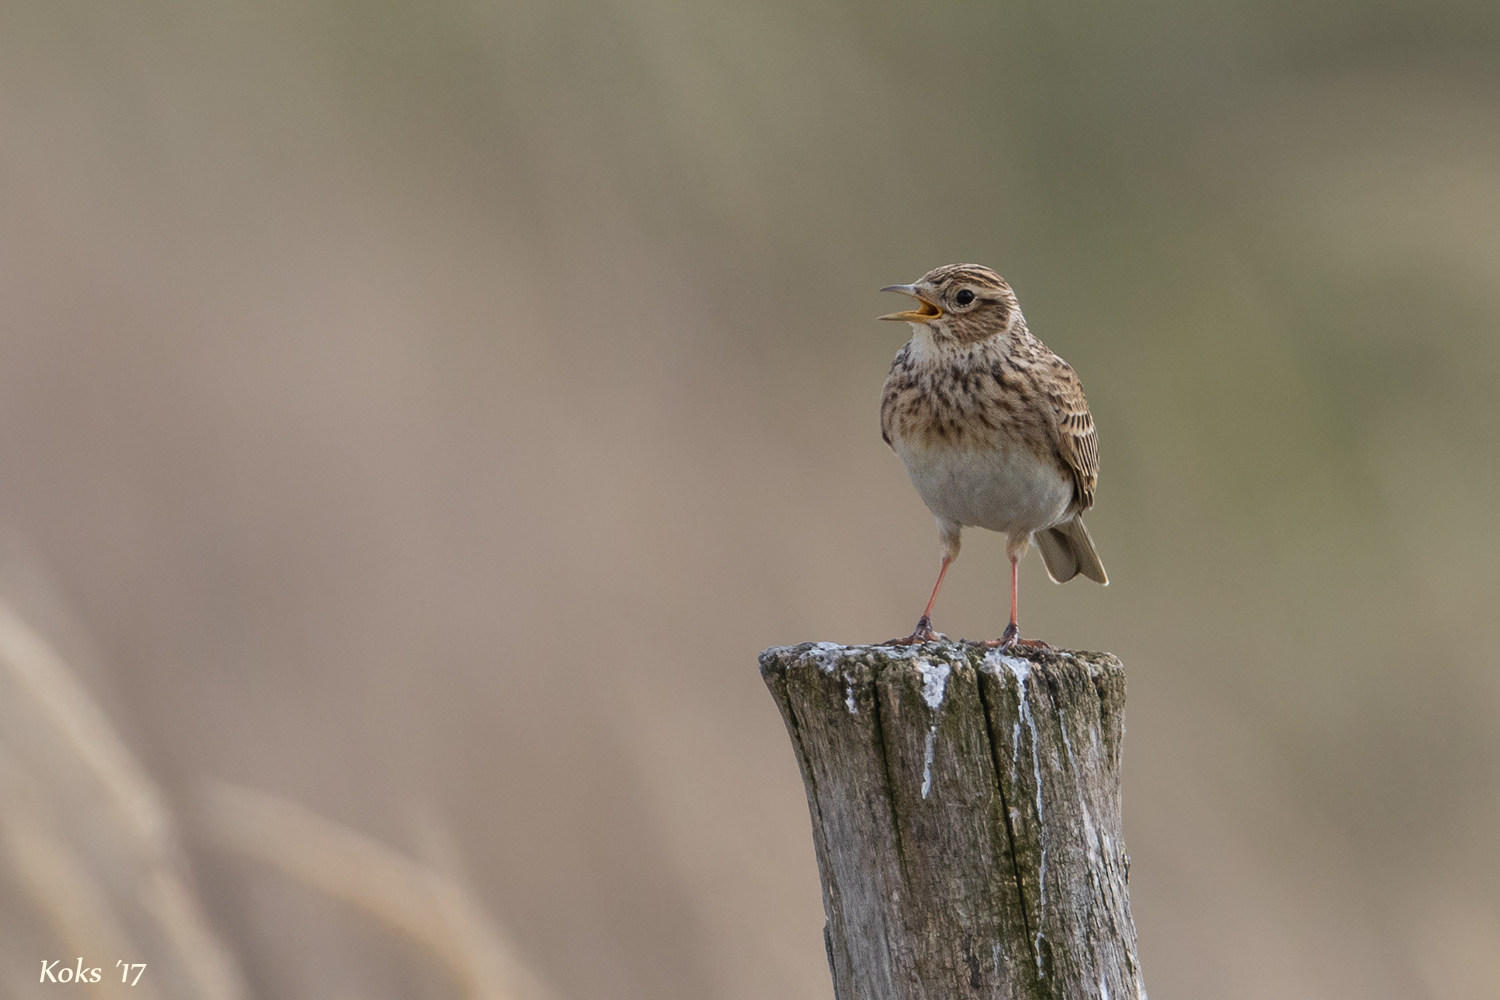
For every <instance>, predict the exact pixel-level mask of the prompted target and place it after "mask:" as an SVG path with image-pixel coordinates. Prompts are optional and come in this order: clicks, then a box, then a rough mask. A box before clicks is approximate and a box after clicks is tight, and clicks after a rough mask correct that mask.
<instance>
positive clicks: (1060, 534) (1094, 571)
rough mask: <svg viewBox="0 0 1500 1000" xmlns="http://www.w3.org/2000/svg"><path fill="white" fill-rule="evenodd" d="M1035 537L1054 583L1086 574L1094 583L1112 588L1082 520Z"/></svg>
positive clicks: (1078, 518)
mask: <svg viewBox="0 0 1500 1000" xmlns="http://www.w3.org/2000/svg"><path fill="white" fill-rule="evenodd" d="M1035 537H1036V547H1037V548H1039V549H1041V551H1042V562H1044V563H1046V564H1047V575H1048V576H1050V577H1052V580H1053V582H1055V583H1067V582H1068V581H1069V580H1071V579H1073V577H1075V576H1077V575H1078V574H1079V573H1082V574H1083V575H1084V576H1086V577H1088V578H1089V579H1090V580H1094V581H1096V582H1098V583H1102V584H1104V585H1105V586H1108V585H1109V576H1108V575H1107V574H1106V573H1105V572H1104V563H1102V562H1100V561H1099V553H1098V552H1095V551H1094V540H1093V539H1092V538H1090V537H1089V529H1087V528H1085V527H1084V526H1083V518H1082V517H1075V518H1073V520H1071V521H1068V522H1067V523H1065V524H1059V525H1058V526H1057V527H1055V528H1046V529H1044V530H1042V531H1038V532H1037V533H1036V536H1035Z"/></svg>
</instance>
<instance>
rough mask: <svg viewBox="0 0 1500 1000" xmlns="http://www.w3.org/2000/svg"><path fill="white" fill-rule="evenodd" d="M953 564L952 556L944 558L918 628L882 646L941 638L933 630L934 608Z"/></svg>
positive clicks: (912, 643) (918, 622) (902, 644)
mask: <svg viewBox="0 0 1500 1000" xmlns="http://www.w3.org/2000/svg"><path fill="white" fill-rule="evenodd" d="M952 562H953V557H952V556H947V555H945V556H943V567H942V569H939V570H938V578H937V583H935V584H933V585H932V596H931V597H929V598H927V609H926V610H925V611H923V612H922V617H921V618H918V619H917V627H916V628H915V629H913V630H912V633H911V635H908V636H904V637H903V638H900V639H888V640H886V641H885V642H883V643H881V645H882V646H911V645H914V644H916V643H919V642H932V641H935V640H936V639H938V638H939V637H940V636H939V633H937V632H934V631H933V630H932V606H933V605H934V604H936V603H937V595H938V591H939V590H942V589H943V577H945V576H947V575H948V566H949V565H950V564H952Z"/></svg>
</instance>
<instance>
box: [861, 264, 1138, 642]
mask: <svg viewBox="0 0 1500 1000" xmlns="http://www.w3.org/2000/svg"><path fill="white" fill-rule="evenodd" d="M881 291H883V292H900V293H901V294H903V295H910V296H911V297H912V298H914V299H916V300H917V302H918V303H919V306H918V308H915V309H909V310H906V311H905V312H896V313H891V314H890V315H888V316H882V317H880V318H881V319H888V320H904V321H905V322H907V323H910V324H911V329H912V338H911V340H909V341H908V342H907V344H906V346H905V347H903V348H901V350H900V352H898V353H897V355H896V360H895V361H894V362H892V364H891V373H890V375H889V376H887V378H886V380H885V390H884V393H883V395H882V397H881V402H880V429H881V435H882V436H883V437H884V438H885V441H886V443H887V444H889V445H890V446H891V448H892V449H894V450H895V452H896V454H897V455H899V456H900V457H901V461H902V463H904V464H905V466H906V472H907V474H908V475H909V476H910V477H911V482H912V485H913V486H915V487H916V488H917V493H918V495H920V496H921V498H922V501H923V503H925V504H927V507H928V509H929V510H931V511H932V513H933V514H934V515H935V516H936V517H937V528H938V540H939V542H940V543H941V545H942V557H943V562H942V567H941V568H940V569H939V570H938V578H937V583H936V585H934V586H933V588H932V597H931V598H929V599H928V601H927V608H926V610H924V611H923V612H922V617H921V618H920V619H919V620H918V621H917V627H916V629H915V630H914V631H913V632H912V633H911V635H909V636H906V637H904V638H901V639H892V640H890V642H889V643H888V645H905V644H910V643H917V642H926V641H928V640H932V639H940V638H943V637H942V636H941V635H939V634H938V633H936V632H934V631H933V629H932V606H933V604H934V603H936V601H937V595H938V590H939V589H941V588H942V586H943V577H944V576H945V575H947V572H948V567H949V566H950V565H952V563H953V560H954V559H957V558H958V550H959V545H960V535H961V533H962V531H963V529H964V528H965V527H969V526H972V527H978V528H988V529H989V530H990V531H998V532H1001V533H1002V534H1004V535H1005V536H1006V543H1005V553H1006V555H1007V556H1009V557H1010V624H1009V625H1007V626H1006V627H1005V632H1004V634H1003V635H1001V637H1000V638H999V639H992V640H989V641H987V642H986V643H985V644H986V645H989V646H1010V645H1012V644H1015V643H1023V644H1026V645H1045V643H1041V642H1037V641H1035V640H1023V639H1021V636H1020V625H1019V624H1018V622H1017V614H1016V611H1017V604H1018V595H1017V590H1018V588H1019V584H1020V563H1021V557H1022V556H1024V555H1025V554H1026V550H1027V548H1028V547H1029V546H1030V544H1031V541H1032V539H1033V538H1034V539H1035V540H1036V543H1037V547H1038V548H1039V549H1041V552H1042V561H1043V562H1045V563H1046V564H1047V573H1048V575H1049V576H1051V577H1052V579H1053V580H1054V581H1056V582H1057V583H1066V582H1067V581H1069V580H1071V579H1073V577H1075V576H1077V575H1079V574H1080V573H1081V574H1083V575H1084V576H1086V577H1088V578H1089V579H1090V580H1097V581H1098V582H1099V583H1103V584H1108V583H1109V578H1108V576H1106V575H1105V572H1104V564H1103V563H1102V562H1100V561H1099V554H1098V553H1097V552H1096V551H1094V541H1093V539H1092V538H1090V537H1089V533H1088V529H1087V528H1085V527H1084V526H1083V512H1084V511H1086V510H1088V509H1089V508H1090V507H1092V506H1093V505H1094V488H1095V486H1097V485H1098V482H1099V439H1098V435H1097V434H1096V432H1095V430H1094V418H1093V417H1092V416H1091V415H1090V414H1089V405H1088V400H1086V399H1085V398H1084V395H1083V386H1082V385H1081V384H1080V383H1079V381H1078V375H1077V374H1076V373H1075V372H1074V371H1073V368H1072V366H1071V365H1069V364H1068V363H1067V362H1066V361H1064V360H1063V359H1062V358H1060V357H1058V356H1057V355H1056V354H1053V353H1052V351H1051V350H1050V349H1049V348H1048V347H1047V345H1046V344H1044V343H1042V342H1041V341H1040V340H1038V339H1037V338H1036V337H1034V336H1032V334H1031V331H1030V330H1028V329H1027V328H1026V320H1025V318H1024V317H1023V316H1022V315H1021V307H1020V305H1018V304H1017V302H1016V295H1015V293H1014V292H1013V291H1011V288H1010V285H1008V284H1007V283H1006V281H1005V279H1004V278H1002V277H1000V275H998V274H996V273H995V272H994V271H992V270H990V269H989V268H987V267H984V266H982V265H979V264H948V265H946V266H944V267H939V268H935V269H933V270H931V271H928V272H927V273H926V274H924V275H923V276H922V277H921V279H920V280H919V281H917V282H915V283H914V284H910V285H887V286H886V287H885V288H882V289H881Z"/></svg>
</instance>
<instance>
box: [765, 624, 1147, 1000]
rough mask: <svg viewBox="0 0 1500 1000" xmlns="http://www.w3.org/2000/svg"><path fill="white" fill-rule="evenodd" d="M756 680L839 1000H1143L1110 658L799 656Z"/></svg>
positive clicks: (1121, 685) (935, 650) (958, 648)
mask: <svg viewBox="0 0 1500 1000" xmlns="http://www.w3.org/2000/svg"><path fill="white" fill-rule="evenodd" d="M760 663H761V674H762V676H763V677H764V678H765V681H766V684H767V686H768V687H769V688H770V690H771V693H772V694H773V695H774V696H775V698H776V702H777V705H778V706H779V707H780V709H781V714H782V718H783V719H784V720H785V722H786V725H787V731H788V733H789V735H790V736H791V739H792V745H793V748H794V750H795V752H796V757H797V763H798V766H799V767H800V769H801V772H802V780H803V784H804V785H805V787H806V790H807V802H808V808H809V811H810V812H811V814H812V826H813V841H814V847H815V850H816V853H817V858H818V871H819V874H820V876H821V879H822V883H823V904H824V911H825V913H826V914H827V918H828V920H827V925H826V927H825V932H824V934H825V943H826V945H827V949H828V960H829V966H830V968H831V970H832V973H833V981H834V993H835V996H836V997H837V998H838V1000H908V998H910V1000H918V998H923V1000H928V998H930V1000H938V998H943V1000H948V998H964V1000H967V998H979V997H984V998H1007V1000H1009V998H1014V1000H1023V998H1024V1000H1039V998H1049V1000H1051V998H1055V1000H1062V998H1067V1000H1081V998H1099V1000H1124V998H1135V997H1144V996H1145V991H1144V990H1143V989H1142V987H1141V977H1140V969H1139V965H1138V962H1137V958H1136V946H1135V927H1134V924H1133V922H1132V920H1131V916H1130V902H1129V896H1128V892H1127V880H1126V874H1127V866H1128V859H1127V858H1126V855H1125V844H1124V838H1123V836H1122V835H1121V829H1120V782H1119V774H1120V770H1119V768H1120V744H1121V740H1122V738H1123V736H1124V704H1125V674H1124V670H1123V668H1122V667H1121V665H1120V662H1119V661H1118V660H1117V659H1115V658H1114V657H1113V656H1111V655H1109V654H1107V653H1080V652H1068V651H1064V650H1055V649H1031V648H1020V649H1014V650H1003V651H1002V650H993V649H986V648H984V647H982V646H978V645H975V644H968V643H926V644H923V645H921V646H910V647H885V646H836V645H833V644H831V643H816V644H814V643H804V644H802V645H800V646H791V647H779V648H774V649H768V650H766V651H765V652H764V653H762V654H761V659H760Z"/></svg>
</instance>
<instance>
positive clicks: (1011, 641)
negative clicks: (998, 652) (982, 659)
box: [980, 622, 1052, 649]
mask: <svg viewBox="0 0 1500 1000" xmlns="http://www.w3.org/2000/svg"><path fill="white" fill-rule="evenodd" d="M980 645H981V646H984V647H985V648H986V649H1010V648H1012V647H1014V646H1030V647H1031V648H1032V649H1051V648H1052V647H1051V646H1049V645H1047V644H1046V643H1045V642H1043V641H1042V640H1040V639H1022V638H1021V630H1020V628H1018V627H1017V626H1016V623H1015V622H1011V623H1010V624H1009V625H1007V626H1005V631H1004V632H1001V633H1000V638H998V639H986V640H984V641H983V642H981V643H980Z"/></svg>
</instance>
